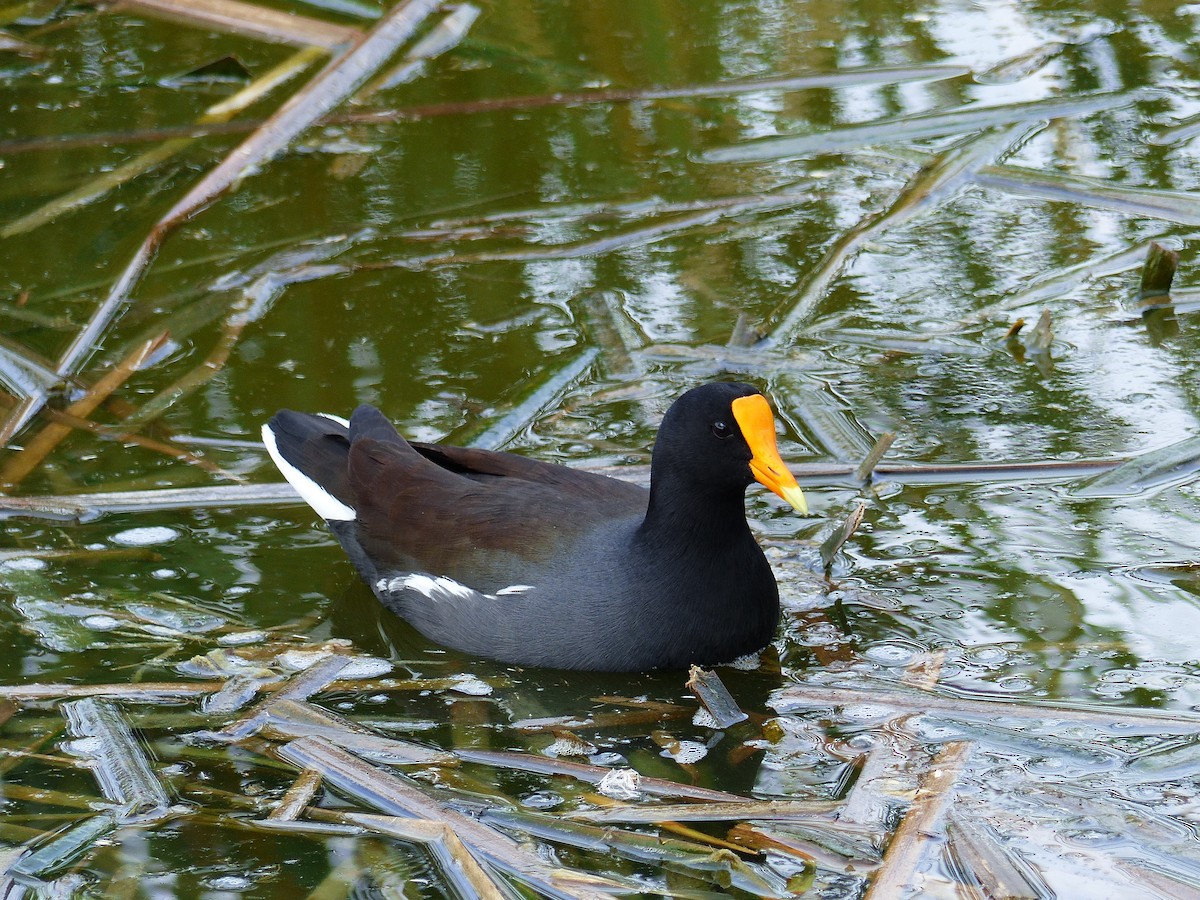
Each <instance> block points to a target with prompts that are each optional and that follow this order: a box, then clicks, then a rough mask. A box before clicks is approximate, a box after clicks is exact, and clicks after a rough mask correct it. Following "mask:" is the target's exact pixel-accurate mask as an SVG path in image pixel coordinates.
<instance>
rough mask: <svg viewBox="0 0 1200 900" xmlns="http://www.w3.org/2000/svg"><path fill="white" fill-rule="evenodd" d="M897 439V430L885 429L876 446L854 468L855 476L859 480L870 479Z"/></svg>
mask: <svg viewBox="0 0 1200 900" xmlns="http://www.w3.org/2000/svg"><path fill="white" fill-rule="evenodd" d="M895 440H896V432H894V431H885V432H884V433H883V434H881V435H880V436H879V438H878V439H877V440H876V441H875V446H874V447H872V448H871V452H870V453H868V454H867V457H866V459H864V460H863V461H862V462H861V463H860V464H859V466H858V468H857V469H855V470H854V477H855V478H857V479H858V480H859V481H869V480H870V479H871V474H872V473H873V472H874V471H875V467H876V466H877V465H879V461H880V460H881V459H883V454H885V453H887V452H888V451H889V450H890V449H892V444H893V443H894V442H895Z"/></svg>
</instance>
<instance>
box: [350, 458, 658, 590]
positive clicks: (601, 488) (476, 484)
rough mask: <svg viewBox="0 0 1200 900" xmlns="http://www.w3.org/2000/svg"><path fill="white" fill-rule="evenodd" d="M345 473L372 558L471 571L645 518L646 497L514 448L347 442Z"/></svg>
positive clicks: (541, 553) (528, 558) (529, 557)
mask: <svg viewBox="0 0 1200 900" xmlns="http://www.w3.org/2000/svg"><path fill="white" fill-rule="evenodd" d="M347 471H348V474H349V485H350V488H351V490H352V492H353V494H354V497H355V502H354V508H355V510H356V511H357V514H358V536H359V540H360V542H361V543H362V545H363V548H364V549H365V550H366V552H367V553H368V555H369V556H370V557H371V558H372V559H373V560H374V561H375V562H376V564H377V565H380V567H381V568H385V569H386V568H389V567H394V568H396V569H409V570H415V571H425V572H433V573H435V574H451V573H456V572H457V573H461V574H463V575H464V576H465V577H468V578H470V577H471V575H472V573H473V572H476V571H479V572H483V571H486V572H488V573H491V574H496V573H497V568H501V569H503V568H507V566H506V564H505V560H510V561H511V563H512V566H513V568H514V570H519V568H520V565H521V564H522V562H524V563H529V562H536V561H538V560H544V559H547V558H550V557H553V556H554V555H555V554H556V553H558V552H561V551H562V549H563V548H565V547H567V546H570V545H572V544H574V543H575V542H576V541H577V540H578V539H579V537H580V536H581V535H583V534H584V533H586V532H588V531H589V530H591V529H594V528H595V527H596V526H597V525H598V524H600V523H603V522H607V521H611V520H614V519H623V518H627V517H631V516H634V515H644V513H645V511H646V504H647V501H648V498H649V492H648V491H646V490H645V489H643V488H640V487H638V486H636V485H632V484H627V483H625V482H622V481H618V480H616V479H613V478H606V477H604V476H602V475H593V474H591V473H589V472H580V471H577V470H573V469H568V468H566V467H563V466H554V465H550V464H548V463H542V462H538V461H536V460H531V459H526V458H524V457H520V456H516V455H514V454H510V453H499V452H495V451H489V450H473V449H466V448H460V447H446V446H442V445H430V444H417V445H409V444H405V443H395V442H392V441H381V440H375V439H371V438H360V439H357V440H355V441H354V442H353V444H352V445H351V447H350V453H349V459H348V461H347ZM498 554H501V555H502V556H500V557H498Z"/></svg>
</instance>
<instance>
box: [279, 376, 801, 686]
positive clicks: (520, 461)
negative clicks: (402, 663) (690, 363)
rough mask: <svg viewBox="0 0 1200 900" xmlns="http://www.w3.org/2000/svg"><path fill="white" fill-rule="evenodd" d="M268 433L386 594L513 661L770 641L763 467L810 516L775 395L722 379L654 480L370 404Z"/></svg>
mask: <svg viewBox="0 0 1200 900" xmlns="http://www.w3.org/2000/svg"><path fill="white" fill-rule="evenodd" d="M263 442H264V443H265V444H266V446H267V450H269V451H270V454H271V457H272V459H274V461H275V464H276V465H277V466H279V469H280V471H281V472H283V474H284V476H285V477H286V478H287V480H288V481H290V482H291V484H292V486H293V487H295V489H296V490H297V491H298V492H299V494H300V496H301V497H303V498H304V500H305V501H307V502H308V504H309V505H310V506H312V508H313V509H315V510H316V511H317V514H318V515H320V516H321V517H322V518H324V519H325V520H326V522H328V524H329V527H330V528H331V529H333V532H334V534H335V535H337V538H338V540H339V541H341V544H342V546H343V547H344V548H345V550H346V553H347V554H349V556H350V559H351V561H352V562H353V563H354V565H355V567H356V568H357V569H358V571H359V573H360V574H361V575H362V577H363V579H364V580H365V581H366V583H367V584H368V585H370V587H371V589H372V590H373V591H374V592H375V594H376V595H377V596H378V597H379V599H380V600H381V601H382V602H383V604H384V606H386V607H387V608H388V609H390V610H391V611H392V612H394V613H396V614H397V615H399V616H401V617H403V618H405V619H407V620H408V621H409V622H411V623H412V624H413V625H414V626H415V627H416V628H417V629H418V630H419V631H420V632H421V633H422V634H424V635H425V636H426V637H428V638H429V639H430V640H433V641H436V642H438V643H439V644H444V645H446V646H448V647H454V648H457V649H459V650H464V651H466V652H468V653H473V654H477V655H480V656H487V657H491V658H493V659H497V660H501V661H504V662H510V663H520V664H529V665H538V666H549V667H553V668H564V669H590V670H597V671H600V670H603V671H639V670H643V669H652V668H685V667H687V666H688V665H689V664H691V663H697V664H708V665H713V664H718V663H725V662H731V661H732V660H734V659H735V658H737V657H739V656H743V655H745V654H748V653H752V652H755V651H757V650H760V649H762V648H763V647H764V646H765V645H766V644H767V643H768V642H769V641H770V640H771V637H772V635H773V634H774V632H775V627H776V625H777V624H778V622H779V591H778V588H777V587H776V586H775V578H774V576H773V574H772V573H771V567H770V564H769V563H768V562H767V559H766V557H765V556H763V553H762V550H760V549H759V547H758V545H757V544H756V543H755V541H754V537H753V536H752V535H751V533H750V528H749V526H748V525H747V524H746V511H745V506H744V495H745V492H746V488H747V487H748V486H749V485H750V483H751V481H754V480H757V481H758V482H759V483H761V484H763V485H765V486H766V487H768V488H770V489H771V490H772V491H774V492H775V493H777V494H778V495H779V496H781V497H782V498H783V499H784V500H786V501H787V502H788V503H790V504H791V505H792V506H793V507H795V508H796V509H797V510H799V511H800V512H802V513H803V512H806V511H807V508H806V505H805V501H804V495H803V494H802V493H801V491H800V488H799V487H798V486H797V484H796V479H795V478H794V477H792V475H791V473H790V472H788V470H787V468H786V467H785V466H784V464H783V462H782V460H780V458H779V452H778V450H777V449H776V445H775V420H774V418H773V417H772V415H771V408H770V406H769V405H768V404H767V401H766V398H765V397H763V395H762V394H760V393H759V392H758V391H757V390H756V389H754V388H753V387H751V386H749V385H746V384H732V383H724V382H722V383H714V384H706V385H703V386H701V387H697V388H694V389H692V390H690V391H688V392H687V393H685V394H684V395H683V396H682V397H680V398H679V399H678V400H676V401H675V403H674V404H673V405H672V406H671V408H670V409H669V410H668V411H667V414H666V416H665V417H664V418H663V422H662V427H661V428H660V429H659V432H658V438H657V440H656V441H655V444H654V455H653V459H652V462H651V466H650V489H649V490H648V491H647V490H646V489H645V488H642V487H638V486H636V485H633V484H629V483H627V482H624V481H619V480H617V479H615V478H607V477H605V476H603V475H595V474H591V473H588V472H581V471H579V470H576V469H569V468H566V467H564V466H556V465H550V464H549V463H543V462H537V461H536V460H532V459H527V458H525V457H522V456H516V455H514V454H511V453H500V452H495V451H490V450H473V449H467V448H463V447H449V446H445V445H442V444H420V443H409V442H408V441H406V440H405V439H404V438H402V437H401V436H400V435H399V434H398V433H397V432H396V430H395V428H393V427H392V425H391V424H390V423H389V422H388V421H387V420H386V419H384V417H383V414H382V413H380V412H379V410H377V409H375V408H374V407H371V406H360V407H359V408H358V409H356V410H355V411H354V414H353V415H352V416H351V417H350V420H349V421H348V422H347V421H345V420H344V419H340V418H337V417H334V416H328V415H311V414H307V413H297V412H291V411H288V410H283V411H281V412H279V413H277V414H276V415H275V417H274V418H273V419H271V421H270V423H268V424H267V425H264V426H263Z"/></svg>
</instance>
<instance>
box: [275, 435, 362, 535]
mask: <svg viewBox="0 0 1200 900" xmlns="http://www.w3.org/2000/svg"><path fill="white" fill-rule="evenodd" d="M262 440H263V443H264V444H265V445H266V447H267V452H268V453H270V454H271V459H273V460H274V461H275V465H276V466H278V467H279V471H280V472H282V473H283V477H284V478H286V479H287V480H288V484H290V485H291V486H292V487H294V488H295V489H296V493H297V494H299V495H300V499H302V500H303V501H304V502H305V503H307V504H308V505H309V506H311V507H312V508H313V509H314V510H316V512H317V515H318V516H320V517H321V518H322V519H332V520H334V521H339V522H352V521H353V520H354V519H355V518H356V516H355V513H354V510H353V509H352V508H351V507H349V506H347V505H346V504H345V503H343V502H342V501H341V500H339V499H337V497H335V496H333V494H331V493H329V491H327V490H325V488H323V487H321V486H320V485H319V484H317V483H316V482H315V481H313V480H312V479H311V478H309V477H308V476H307V475H305V474H304V473H303V472H301V471H300V470H299V469H297V468H296V467H295V466H293V465H292V464H291V463H290V462H288V461H287V460H286V459H284V458H283V456H282V455H281V454H280V453H279V445H278V444H277V443H276V441H275V432H273V431H272V430H271V426H270V425H264V426H263V427H262Z"/></svg>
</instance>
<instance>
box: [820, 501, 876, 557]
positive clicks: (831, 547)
mask: <svg viewBox="0 0 1200 900" xmlns="http://www.w3.org/2000/svg"><path fill="white" fill-rule="evenodd" d="M866 511H867V504H865V503H862V502H860V503H858V504H857V505H856V506H855V507H854V509H852V510H851V511H850V515H848V516H846V521H844V522H842V524H841V525H839V526H838V527H837V528H835V529H834V530H833V533H832V534H831V535H829V537H827V538H825V540H824V541H822V542H821V549H820V554H821V564H822V565H823V566H824V567H825V571H827V572H828V571H829V570H830V569H831V568H833V560H834V559H835V558H836V557H837V554H838V551H839V550H841V549H842V546H843V545H844V544H845V543H846V541H848V540H850V536H851V535H852V534H854V532H855V531H857V530H858V526H859V525H860V524H862V520H863V514H864V513H865V512H866Z"/></svg>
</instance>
